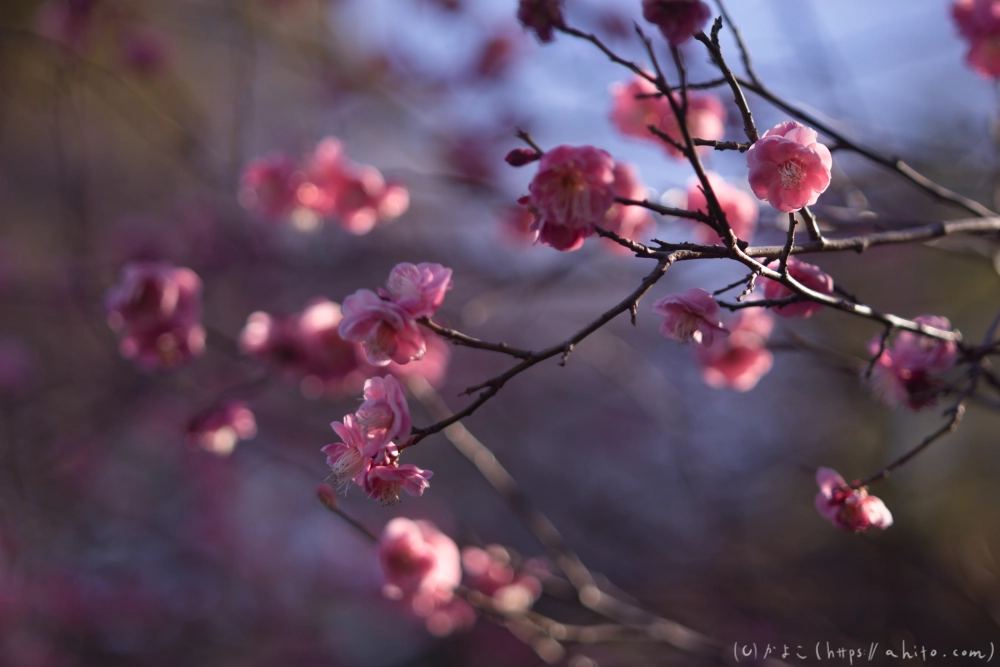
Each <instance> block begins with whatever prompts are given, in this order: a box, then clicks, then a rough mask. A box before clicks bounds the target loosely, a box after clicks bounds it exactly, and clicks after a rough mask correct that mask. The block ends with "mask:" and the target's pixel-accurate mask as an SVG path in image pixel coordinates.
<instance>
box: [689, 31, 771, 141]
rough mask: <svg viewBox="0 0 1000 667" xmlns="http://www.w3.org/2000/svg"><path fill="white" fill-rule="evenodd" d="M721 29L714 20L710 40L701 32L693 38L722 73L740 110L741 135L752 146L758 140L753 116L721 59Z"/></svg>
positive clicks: (738, 86) (735, 81) (734, 79)
mask: <svg viewBox="0 0 1000 667" xmlns="http://www.w3.org/2000/svg"><path fill="white" fill-rule="evenodd" d="M721 28H722V19H721V18H716V19H715V23H714V24H713V25H712V37H711V39H709V37H708V36H706V35H705V33H703V32H699V33H698V34H697V35H695V36H694V38H695V39H697V40H698V41H699V42H701V43H702V44H704V45H705V48H707V49H708V53H709V55H710V56H712V61H713V62H714V63H715V65H716V67H718V68H719V70H720V71H721V72H722V76H723V78H725V79H726V82H727V83H728V84H729V88H730V89H731V90H732V91H733V101H734V102H735V103H736V108H738V109H739V110H740V116H742V117H743V133H744V134H746V135H747V139H749V140H750V143H751V144H752V143H754V142H755V141H757V139H759V138H760V135H759V134H758V133H757V125H756V124H755V123H754V120H753V114H752V113H751V112H750V106H749V105H748V104H747V98H746V97H745V96H744V95H743V90H741V89H740V84H739V82H738V81H737V79H736V76H735V75H734V74H733V73H732V71H731V70H730V69H729V65H727V64H726V60H725V58H723V57H722V48H721V47H720V46H719V30H720V29H721Z"/></svg>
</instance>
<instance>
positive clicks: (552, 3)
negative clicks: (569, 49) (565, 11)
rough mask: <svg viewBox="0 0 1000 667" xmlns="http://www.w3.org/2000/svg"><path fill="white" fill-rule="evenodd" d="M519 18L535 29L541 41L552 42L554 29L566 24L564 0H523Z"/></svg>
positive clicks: (519, 9)
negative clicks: (563, 7)
mask: <svg viewBox="0 0 1000 667" xmlns="http://www.w3.org/2000/svg"><path fill="white" fill-rule="evenodd" d="M517 20H518V21H520V22H521V25H523V26H524V27H525V28H528V29H529V30H533V31H534V33H535V35H536V36H537V37H538V40H539V41H540V42H551V41H552V37H553V35H552V31H553V29H555V28H561V27H563V25H564V23H563V15H562V0H521V2H520V4H519V5H518V8H517Z"/></svg>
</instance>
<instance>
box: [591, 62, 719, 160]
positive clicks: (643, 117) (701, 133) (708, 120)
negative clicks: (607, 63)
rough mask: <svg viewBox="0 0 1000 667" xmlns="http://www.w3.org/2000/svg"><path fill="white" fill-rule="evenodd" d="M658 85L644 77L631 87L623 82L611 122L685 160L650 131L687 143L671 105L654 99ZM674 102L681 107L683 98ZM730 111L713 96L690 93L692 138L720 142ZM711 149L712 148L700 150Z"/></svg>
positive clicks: (614, 92) (616, 87)
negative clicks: (654, 130) (653, 129)
mask: <svg viewBox="0 0 1000 667" xmlns="http://www.w3.org/2000/svg"><path fill="white" fill-rule="evenodd" d="M656 92H657V90H656V86H654V85H653V84H652V83H650V82H649V81H648V80H646V79H645V78H643V77H641V76H636V77H635V78H634V79H633V80H632V81H631V82H630V83H629V84H628V85H622V84H620V83H617V84H614V85H613V86H612V87H611V95H612V98H613V106H612V108H611V122H612V123H613V124H614V125H615V127H617V128H618V130H619V131H620V132H621V133H622V134H625V135H626V136H630V137H636V138H639V139H645V140H647V141H654V142H656V143H657V144H659V145H660V146H662V147H663V148H664V150H666V151H667V153H668V154H669V155H671V156H672V157H674V158H678V159H684V155H683V153H681V152H680V151H679V150H677V148H675V147H674V146H673V145H671V144H669V143H667V142H666V141H663V140H662V139H660V138H659V137H657V136H655V135H654V134H653V133H651V132H650V131H649V126H650V125H652V126H654V127H656V128H657V129H658V130H660V132H662V133H664V134H666V135H667V136H669V137H670V138H671V139H673V140H674V141H676V142H677V143H679V144H681V145H683V144H684V135H683V133H682V132H681V128H680V125H678V123H677V116H676V115H675V114H674V111H673V108H672V107H671V106H670V102H669V101H668V100H667V99H666V98H665V97H662V96H659V97H653V96H652V95H655V94H656ZM674 99H675V100H676V101H677V103H678V104H680V98H679V97H677V96H676V95H675V97H674ZM725 122H726V108H725V107H724V106H723V105H722V103H721V102H720V101H719V100H718V99H717V98H715V97H713V96H712V95H707V94H701V93H696V92H689V93H688V113H687V125H688V131H689V132H690V133H691V136H692V138H698V139H707V140H716V139H721V138H722V137H723V135H724V134H725V131H726V127H725ZM699 150H702V151H703V152H704V151H708V150H711V148H709V147H707V146H706V147H703V148H702V149H699Z"/></svg>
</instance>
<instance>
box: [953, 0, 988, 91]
mask: <svg viewBox="0 0 1000 667" xmlns="http://www.w3.org/2000/svg"><path fill="white" fill-rule="evenodd" d="M951 15H952V18H954V19H955V24H956V25H957V26H958V32H959V34H961V35H962V37H964V38H965V39H966V41H968V43H969V51H968V53H967V54H966V56H965V60H966V62H967V63H968V64H969V66H970V67H971V68H972V69H974V70H975V71H977V72H979V73H980V74H982V75H983V76H984V77H987V78H990V79H998V78H1000V1H998V0H955V2H954V4H953V5H952V7H951Z"/></svg>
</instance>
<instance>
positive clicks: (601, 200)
mask: <svg viewBox="0 0 1000 667" xmlns="http://www.w3.org/2000/svg"><path fill="white" fill-rule="evenodd" d="M512 154H513V152H512ZM508 157H509V156H508ZM531 161H533V160H526V159H525V160H522V159H517V160H508V162H509V163H510V164H512V165H514V166H520V165H522V164H527V163H528V162H531ZM528 191H529V192H530V194H529V195H528V196H525V197H521V198H520V199H519V200H518V203H519V204H521V205H522V206H523V207H525V209H526V210H527V211H528V212H530V214H531V218H532V219H531V222H530V224H529V226H528V227H527V229H524V228H523V227H519V228H518V229H517V230H511V231H514V232H515V233H517V234H518V235H519V236H524V235H527V238H529V239H531V240H533V241H540V242H541V243H543V244H545V245H547V246H550V247H553V248H555V249H556V250H563V251H572V250H577V249H579V248H580V247H581V246H582V245H583V242H584V239H586V238H587V237H589V236H591V235H593V234H594V231H595V229H596V228H597V227H601V228H603V229H606V230H608V231H612V232H615V233H616V234H618V235H619V236H622V237H623V238H628V239H636V238H639V237H642V236H645V235H647V234H650V233H652V230H653V228H654V223H653V221H652V219H651V218H650V216H649V213H648V211H645V210H642V209H637V208H635V207H633V206H626V205H624V204H621V203H615V198H616V197H620V198H624V199H644V198H645V196H646V188H645V186H643V185H642V183H641V182H640V181H639V179H638V177H637V176H636V173H635V169H634V168H633V167H632V166H631V165H629V164H626V163H623V162H615V161H614V160H613V159H612V158H611V156H610V155H609V154H608V153H607V152H606V151H603V150H600V149H599V148H594V147H593V146H566V145H563V146H556V147H555V148H553V149H552V150H550V151H548V152H546V153H545V154H544V155H543V156H541V160H540V162H539V165H538V173H536V174H535V177H534V178H533V179H532V180H531V183H530V184H529V185H528ZM511 217H512V220H514V221H516V220H519V219H520V217H518V216H511ZM526 220H527V219H525V221H526ZM619 248H620V246H619Z"/></svg>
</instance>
